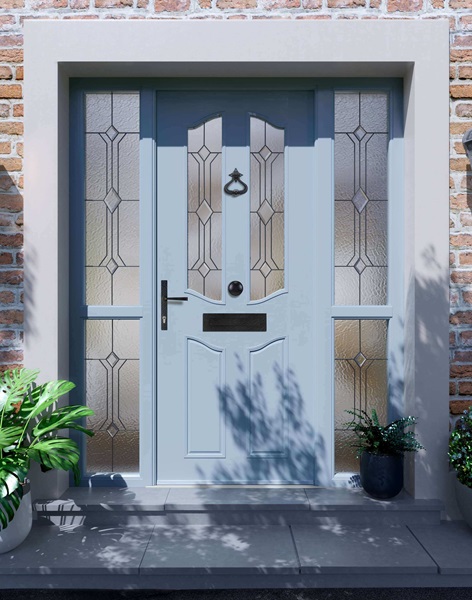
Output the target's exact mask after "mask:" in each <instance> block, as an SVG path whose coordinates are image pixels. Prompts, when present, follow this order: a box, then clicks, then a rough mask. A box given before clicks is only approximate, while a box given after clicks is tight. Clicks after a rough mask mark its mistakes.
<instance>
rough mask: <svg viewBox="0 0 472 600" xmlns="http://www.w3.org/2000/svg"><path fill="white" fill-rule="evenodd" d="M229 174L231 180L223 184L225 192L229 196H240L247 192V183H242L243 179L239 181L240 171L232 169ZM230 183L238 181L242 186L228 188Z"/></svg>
mask: <svg viewBox="0 0 472 600" xmlns="http://www.w3.org/2000/svg"><path fill="white" fill-rule="evenodd" d="M229 176H230V177H231V181H228V183H227V184H226V185H225V188H224V190H225V194H229V195H230V196H241V195H242V194H245V193H246V192H247V185H246V184H245V183H244V181H241V177H242V176H243V174H242V173H240V172H239V171H238V169H234V171H233V172H232V173H230V174H229ZM232 183H235V184H237V183H239V184H240V185H242V186H243V187H242V188H237V189H235V190H230V189H229V186H230V185H231V184H232Z"/></svg>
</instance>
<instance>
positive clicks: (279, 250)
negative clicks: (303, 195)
mask: <svg viewBox="0 0 472 600" xmlns="http://www.w3.org/2000/svg"><path fill="white" fill-rule="evenodd" d="M284 138H285V131H284V129H283V128H279V127H275V126H273V125H271V124H270V123H268V122H267V121H264V120H263V119H260V118H259V117H251V119H250V140H251V141H250V144H251V300H260V299H262V298H265V297H266V296H269V295H270V294H273V293H274V292H277V291H278V290H281V289H283V287H284V248H285V226H284V185H285V182H284V177H285V175H284V145H285V139H284Z"/></svg>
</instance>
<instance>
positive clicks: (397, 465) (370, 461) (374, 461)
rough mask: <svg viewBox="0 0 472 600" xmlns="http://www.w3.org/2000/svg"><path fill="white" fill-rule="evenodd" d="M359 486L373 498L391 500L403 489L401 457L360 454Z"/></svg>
mask: <svg viewBox="0 0 472 600" xmlns="http://www.w3.org/2000/svg"><path fill="white" fill-rule="evenodd" d="M361 485H362V487H363V488H364V490H365V491H366V492H367V493H368V494H369V496H372V497H373V498H378V499H379V500H386V499H387V498H393V497H394V496H396V495H397V494H399V493H400V492H401V491H402V489H403V456H389V455H387V454H371V453H370V452H363V453H362V454H361Z"/></svg>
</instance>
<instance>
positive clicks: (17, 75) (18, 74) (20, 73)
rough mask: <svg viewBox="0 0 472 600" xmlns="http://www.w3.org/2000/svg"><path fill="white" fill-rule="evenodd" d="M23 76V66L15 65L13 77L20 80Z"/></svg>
mask: <svg viewBox="0 0 472 600" xmlns="http://www.w3.org/2000/svg"><path fill="white" fill-rule="evenodd" d="M23 77H24V69H23V67H16V69H15V79H16V80H17V81H22V80H23Z"/></svg>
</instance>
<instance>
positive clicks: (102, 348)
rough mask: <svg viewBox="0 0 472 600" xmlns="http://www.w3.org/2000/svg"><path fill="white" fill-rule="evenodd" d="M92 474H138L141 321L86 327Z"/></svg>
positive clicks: (96, 322)
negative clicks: (90, 409)
mask: <svg viewBox="0 0 472 600" xmlns="http://www.w3.org/2000/svg"><path fill="white" fill-rule="evenodd" d="M85 392H86V403H87V406H88V407H89V408H92V409H93V410H94V411H95V414H94V415H93V416H91V417H89V418H88V419H87V427H89V428H90V429H91V430H92V431H93V432H94V433H95V435H94V436H93V437H92V438H87V471H88V472H89V473H96V472H112V471H115V472H121V473H125V472H128V473H129V472H132V473H134V472H138V471H139V321H138V320H88V321H86V323H85Z"/></svg>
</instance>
